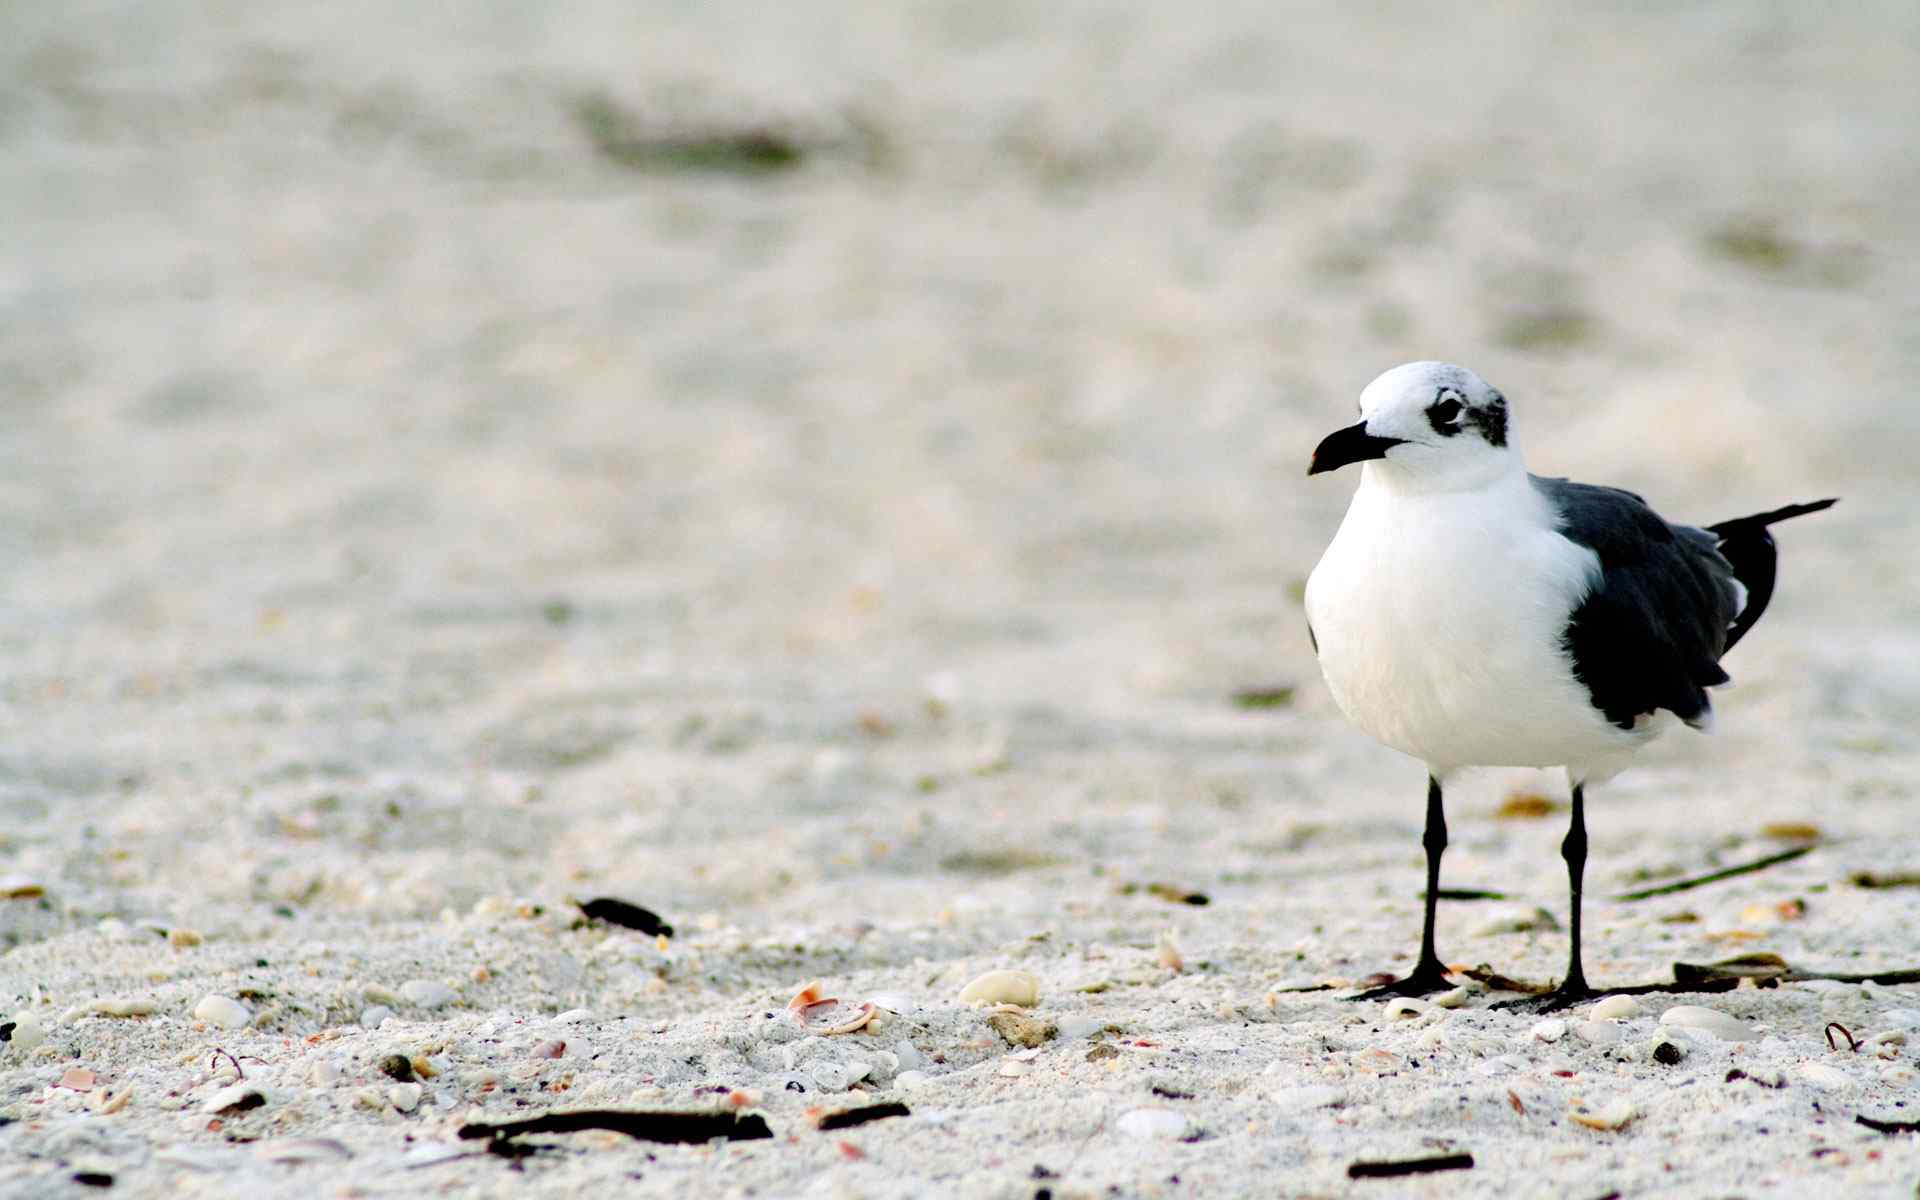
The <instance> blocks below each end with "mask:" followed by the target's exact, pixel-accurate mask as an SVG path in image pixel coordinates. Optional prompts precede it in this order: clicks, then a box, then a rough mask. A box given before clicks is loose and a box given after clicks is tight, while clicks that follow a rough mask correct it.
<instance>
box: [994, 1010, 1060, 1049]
mask: <svg viewBox="0 0 1920 1200" xmlns="http://www.w3.org/2000/svg"><path fill="white" fill-rule="evenodd" d="M987 1024H988V1026H990V1027H991V1028H992V1029H993V1031H994V1032H995V1033H997V1034H999V1035H1000V1036H1001V1037H1002V1038H1004V1039H1006V1042H1007V1044H1008V1045H1010V1046H1038V1045H1040V1044H1042V1043H1043V1042H1050V1041H1052V1040H1053V1039H1054V1038H1055V1037H1057V1036H1058V1035H1059V1033H1060V1028H1059V1026H1057V1025H1055V1024H1054V1023H1053V1022H1052V1021H1042V1020H1037V1019H1035V1018H1033V1017H1023V1016H1021V1015H1020V1014H1019V1013H1014V1012H997V1013H994V1014H993V1015H991V1016H989V1017H988V1018H987Z"/></svg>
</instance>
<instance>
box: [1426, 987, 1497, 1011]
mask: <svg viewBox="0 0 1920 1200" xmlns="http://www.w3.org/2000/svg"><path fill="white" fill-rule="evenodd" d="M1483 990H1485V989H1483V988H1482V987H1481V986H1480V985H1479V984H1477V983H1476V984H1472V985H1467V984H1462V985H1461V986H1459V987H1456V988H1451V989H1449V990H1447V991H1444V992H1441V993H1440V994H1439V995H1438V996H1435V997H1434V998H1433V999H1432V1000H1431V1001H1430V1003H1431V1004H1432V1005H1433V1006H1434V1007H1435V1008H1459V1007H1460V1006H1461V1005H1463V1004H1465V1003H1466V1002H1467V1001H1468V1000H1470V999H1472V998H1473V994H1474V993H1475V992H1479V991H1483Z"/></svg>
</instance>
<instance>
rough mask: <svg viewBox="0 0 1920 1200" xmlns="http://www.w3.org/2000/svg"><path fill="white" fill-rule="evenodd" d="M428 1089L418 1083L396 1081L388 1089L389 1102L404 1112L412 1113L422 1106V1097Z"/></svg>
mask: <svg viewBox="0 0 1920 1200" xmlns="http://www.w3.org/2000/svg"><path fill="white" fill-rule="evenodd" d="M426 1090H427V1089H425V1088H423V1087H421V1086H420V1085H419V1084H417V1083H396V1084H394V1085H393V1086H392V1087H390V1088H388V1089H387V1103H389V1104H391V1105H393V1106H394V1107H395V1108H397V1109H399V1110H400V1111H401V1112H403V1113H410V1112H412V1111H413V1110H414V1109H416V1108H419V1107H420V1097H421V1096H423V1095H425V1094H426Z"/></svg>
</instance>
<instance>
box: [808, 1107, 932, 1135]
mask: <svg viewBox="0 0 1920 1200" xmlns="http://www.w3.org/2000/svg"><path fill="white" fill-rule="evenodd" d="M912 1115H913V1113H912V1111H911V1110H909V1109H908V1108H907V1106H906V1105H904V1104H901V1103H900V1102H899V1101H897V1100H896V1101H892V1102H890V1103H887V1104H869V1105H867V1106H865V1107H864V1108H843V1109H841V1110H840V1111H839V1112H830V1113H823V1114H822V1115H821V1117H820V1119H819V1120H818V1121H817V1122H815V1123H814V1126H813V1127H814V1128H815V1129H818V1130H820V1131H821V1132H823V1133H824V1132H826V1131H827V1130H829V1129H852V1128H853V1127H854V1126H855V1125H865V1124H866V1123H867V1122H868V1121H884V1120H886V1119H887V1118H888V1117H910V1116H912Z"/></svg>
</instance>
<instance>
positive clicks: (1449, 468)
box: [1360, 450, 1527, 496]
mask: <svg viewBox="0 0 1920 1200" xmlns="http://www.w3.org/2000/svg"><path fill="white" fill-rule="evenodd" d="M1526 481H1527V465H1526V463H1525V461H1524V460H1522V459H1521V457H1520V455H1519V454H1518V453H1516V452H1514V451H1511V450H1506V451H1502V452H1500V453H1497V454H1479V455H1474V456H1473V457H1472V458H1468V459H1465V460H1462V461H1457V462H1449V463H1446V464H1444V465H1438V466H1436V465H1435V464H1432V463H1426V464H1422V465H1421V466H1419V467H1413V468H1410V467H1408V466H1406V465H1403V464H1399V463H1393V462H1389V461H1388V460H1386V459H1377V460H1375V461H1373V462H1369V463H1366V464H1365V465H1363V466H1362V467H1361V469H1360V486H1361V487H1362V488H1372V489H1375V490H1378V491H1380V492H1384V493H1388V494H1390V495H1393V496H1423V495H1445V494H1448V493H1454V492H1499V491H1503V490H1510V489H1514V488H1518V487H1523V486H1524V485H1525V484H1526Z"/></svg>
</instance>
